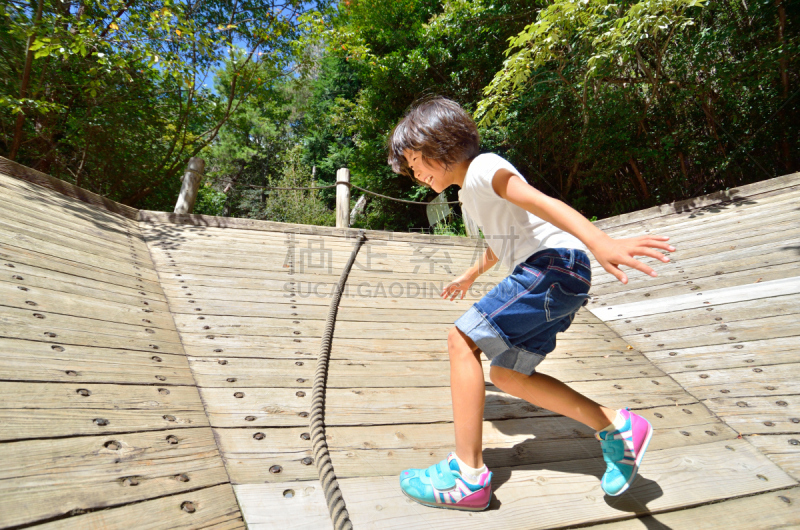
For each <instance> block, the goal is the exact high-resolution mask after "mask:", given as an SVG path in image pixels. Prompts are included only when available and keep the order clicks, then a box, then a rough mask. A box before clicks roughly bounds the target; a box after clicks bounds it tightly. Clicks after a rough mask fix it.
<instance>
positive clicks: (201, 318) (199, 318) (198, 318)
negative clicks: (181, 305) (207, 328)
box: [197, 316, 206, 320]
mask: <svg viewBox="0 0 800 530" xmlns="http://www.w3.org/2000/svg"><path fill="white" fill-rule="evenodd" d="M205 319H206V317H203V316H200V317H197V320H205Z"/></svg>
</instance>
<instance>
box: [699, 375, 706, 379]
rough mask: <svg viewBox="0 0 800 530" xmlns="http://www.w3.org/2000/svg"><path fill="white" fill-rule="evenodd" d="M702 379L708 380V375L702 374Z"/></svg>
mask: <svg viewBox="0 0 800 530" xmlns="http://www.w3.org/2000/svg"><path fill="white" fill-rule="evenodd" d="M700 379H708V374H700Z"/></svg>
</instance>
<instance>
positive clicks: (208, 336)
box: [206, 335, 214, 340]
mask: <svg viewBox="0 0 800 530" xmlns="http://www.w3.org/2000/svg"><path fill="white" fill-rule="evenodd" d="M206 338H207V339H212V340H213V339H214V335H206Z"/></svg>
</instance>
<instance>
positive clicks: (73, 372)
mask: <svg viewBox="0 0 800 530" xmlns="http://www.w3.org/2000/svg"><path fill="white" fill-rule="evenodd" d="M64 373H65V374H67V375H72V376H75V375H78V372H76V371H75V370H67V371H66V372H64Z"/></svg>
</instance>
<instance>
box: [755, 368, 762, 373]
mask: <svg viewBox="0 0 800 530" xmlns="http://www.w3.org/2000/svg"><path fill="white" fill-rule="evenodd" d="M753 371H754V372H756V373H760V372H763V371H764V370H762V369H761V368H753Z"/></svg>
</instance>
